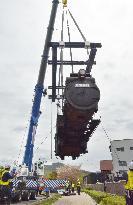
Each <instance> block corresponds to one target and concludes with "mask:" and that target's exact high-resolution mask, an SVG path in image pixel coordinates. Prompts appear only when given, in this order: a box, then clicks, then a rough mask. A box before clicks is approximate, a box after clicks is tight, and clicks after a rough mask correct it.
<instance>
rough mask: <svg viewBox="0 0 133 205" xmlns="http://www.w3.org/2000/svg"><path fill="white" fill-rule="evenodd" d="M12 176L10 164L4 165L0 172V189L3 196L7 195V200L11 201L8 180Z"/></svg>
mask: <svg viewBox="0 0 133 205" xmlns="http://www.w3.org/2000/svg"><path fill="white" fill-rule="evenodd" d="M13 177H14V176H12V175H11V174H10V165H5V167H4V170H3V172H2V174H1V181H0V186H1V191H2V193H3V196H4V195H5V196H6V197H7V200H8V202H9V203H10V201H11V187H10V180H11V179H13Z"/></svg>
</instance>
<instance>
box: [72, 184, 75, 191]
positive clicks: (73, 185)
mask: <svg viewBox="0 0 133 205" xmlns="http://www.w3.org/2000/svg"><path fill="white" fill-rule="evenodd" d="M74 188H75V184H74V182H72V193H74Z"/></svg>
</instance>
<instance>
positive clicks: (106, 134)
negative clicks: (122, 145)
mask: <svg viewBox="0 0 133 205" xmlns="http://www.w3.org/2000/svg"><path fill="white" fill-rule="evenodd" d="M100 118H101V116H100ZM100 124H101V127H102V129H103V131H104V133H105V136H106V137H107V139H108V140H109V142H110V145H111V138H110V137H109V135H108V133H107V131H106V129H105V128H104V126H103V124H102V121H101V123H100ZM112 148H113V149H114V152H115V154H116V157H117V160H118V162H119V161H121V160H120V158H119V156H118V154H117V152H116V150H115V148H114V147H113V146H112ZM122 169H123V171H124V167H123V166H122Z"/></svg>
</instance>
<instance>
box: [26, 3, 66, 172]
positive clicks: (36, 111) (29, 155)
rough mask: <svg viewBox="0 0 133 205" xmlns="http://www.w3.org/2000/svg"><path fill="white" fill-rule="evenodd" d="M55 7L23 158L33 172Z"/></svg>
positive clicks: (54, 6) (53, 6) (50, 22)
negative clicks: (34, 149)
mask: <svg viewBox="0 0 133 205" xmlns="http://www.w3.org/2000/svg"><path fill="white" fill-rule="evenodd" d="M52 3H53V5H52V9H51V15H50V20H49V25H48V29H47V34H46V39H45V45H44V50H43V54H42V60H41V64H40V70H39V75H38V80H37V84H36V86H35V95H34V100H33V106H32V113H31V117H30V125H29V130H28V136H27V142H26V146H25V153H24V158H23V162H22V164H23V165H26V167H28V170H29V171H31V169H32V159H33V148H34V137H35V134H36V129H37V125H38V120H39V117H40V114H41V111H40V105H41V99H42V96H43V95H45V94H46V93H45V89H44V85H43V84H44V78H45V73H46V68H47V61H48V55H49V46H48V43H49V42H50V41H51V39H52V34H53V30H54V22H55V17H56V12H57V8H58V4H59V1H58V0H53V2H52ZM63 4H64V6H66V4H67V1H66V0H64V1H63Z"/></svg>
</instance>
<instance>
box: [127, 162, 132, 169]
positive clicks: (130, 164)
mask: <svg viewBox="0 0 133 205" xmlns="http://www.w3.org/2000/svg"><path fill="white" fill-rule="evenodd" d="M128 167H129V169H132V170H133V161H132V162H130V163H129V166H128Z"/></svg>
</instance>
